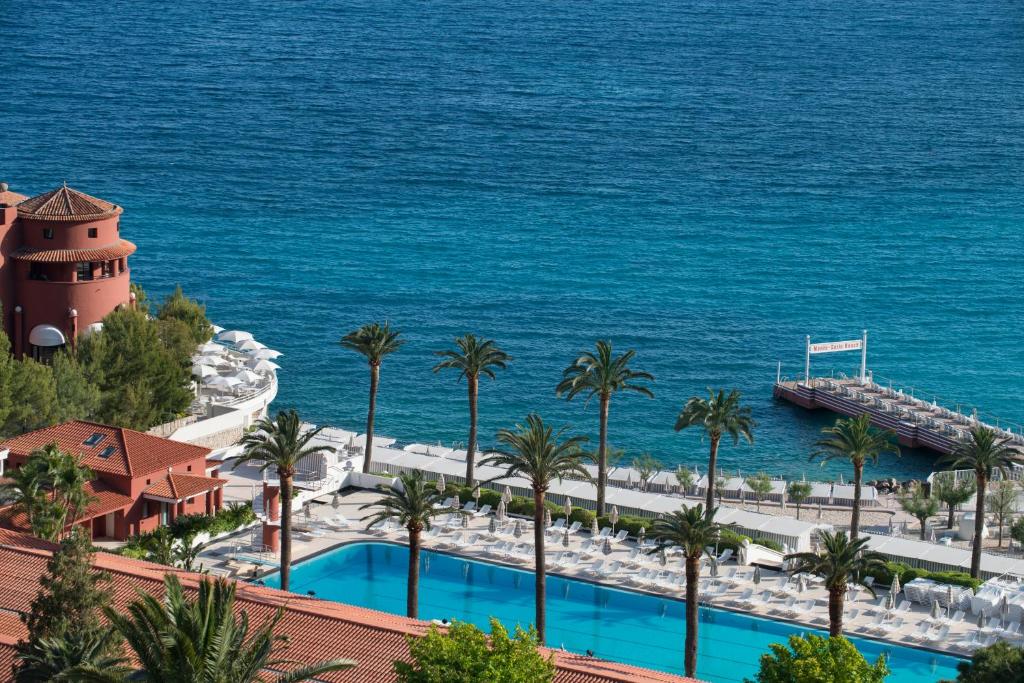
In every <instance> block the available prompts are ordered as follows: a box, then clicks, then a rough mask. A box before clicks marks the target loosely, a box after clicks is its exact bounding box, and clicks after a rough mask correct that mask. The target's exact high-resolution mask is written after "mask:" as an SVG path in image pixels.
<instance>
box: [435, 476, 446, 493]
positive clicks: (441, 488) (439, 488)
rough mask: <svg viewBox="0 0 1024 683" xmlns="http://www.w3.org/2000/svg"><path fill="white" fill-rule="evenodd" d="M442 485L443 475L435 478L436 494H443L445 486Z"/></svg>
mask: <svg viewBox="0 0 1024 683" xmlns="http://www.w3.org/2000/svg"><path fill="white" fill-rule="evenodd" d="M444 484H445V482H444V475H443V474H441V475H438V477H437V492H438V493H444V489H445V485H444Z"/></svg>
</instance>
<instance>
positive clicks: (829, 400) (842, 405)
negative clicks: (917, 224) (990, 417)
mask: <svg viewBox="0 0 1024 683" xmlns="http://www.w3.org/2000/svg"><path fill="white" fill-rule="evenodd" d="M855 350H856V351H860V352H861V366H860V374H859V376H858V377H846V376H845V375H841V376H839V377H814V376H813V375H812V374H811V362H810V359H811V356H812V355H814V354H818V353H834V352H839V351H855ZM772 394H773V395H774V397H775V398H777V399H782V400H784V401H788V402H790V403H793V404H795V405H798V406H800V407H802V408H806V409H808V410H818V409H825V410H830V411H831V412H833V413H837V414H839V415H843V416H846V417H855V416H858V415H861V414H864V413H867V414H868V416H869V417H870V420H871V424H873V425H874V426H876V427H878V428H880V429H887V430H891V431H892V432H895V434H896V437H897V438H898V439H899V443H900V445H902V446H905V447H908V448H926V449H928V450H931V451H935V452H936V453H941V454H947V453H952V452H953V451H954V450H956V448H957V447H958V446H959V445H960V444H962V443H966V442H968V441H969V440H970V430H971V429H972V428H973V427H976V426H982V427H987V428H989V429H993V430H995V431H996V432H997V433H998V434H999V435H1000V437H1002V438H1006V439H1010V445H1011V446H1014V447H1016V448H1018V449H1019V450H1020V451H1021V452H1022V453H1024V429H1022V427H1021V426H1020V425H1013V424H1009V423H1006V422H1005V421H997V422H996V423H995V424H990V423H986V422H984V421H982V420H981V419H979V417H978V415H977V413H976V412H972V414H971V415H965V414H963V413H962V412H960V410H959V409H957V410H951V409H949V408H947V407H945V406H942V405H939V404H938V403H937V402H936V401H935V400H933V401H927V400H924V399H921V398H916V397H915V396H914V395H913V393H908V392H904V391H903V390H902V389H894V388H893V387H892V386H891V385H890V386H882V385H880V384H878V383H877V382H875V381H874V378H873V375H872V373H871V372H869V371H868V369H867V331H866V330H865V331H864V334H863V336H862V338H861V339H856V340H850V341H842V342H827V343H824V344H812V343H811V341H810V337H807V347H806V355H805V361H804V375H803V377H802V378H797V379H795V380H789V379H785V378H783V377H782V374H781V365H780V371H779V373H778V374H776V378H775V385H774V387H773V390H772ZM1000 423H1002V424H1000Z"/></svg>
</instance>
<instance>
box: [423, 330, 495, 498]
mask: <svg viewBox="0 0 1024 683" xmlns="http://www.w3.org/2000/svg"><path fill="white" fill-rule="evenodd" d="M455 346H456V347H457V348H455V349H447V350H445V351H437V352H435V354H434V355H437V356H441V357H442V358H444V360H442V361H441V362H439V363H438V364H437V365H435V366H434V372H440V371H441V370H443V369H445V368H452V369H453V370H458V371H459V379H460V380H461V379H462V378H463V377H465V378H466V386H467V388H468V389H469V442H468V443H467V444H466V486H468V487H470V488H472V487H473V484H474V458H475V456H476V423H477V393H478V391H479V388H480V377H481V375H482V376H484V377H490V378H491V379H494V377H495V375H494V370H495V369H499V370H504V369H505V368H506V367H507V365H508V363H509V361H511V360H512V356H510V355H508V354H507V353H505V352H504V351H502V350H501V349H500V348H498V344H497V342H495V341H494V340H493V339H478V338H477V337H476V335H472V334H465V335H463V336H461V337H457V338H456V339H455Z"/></svg>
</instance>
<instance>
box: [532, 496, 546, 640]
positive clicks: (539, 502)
mask: <svg viewBox="0 0 1024 683" xmlns="http://www.w3.org/2000/svg"><path fill="white" fill-rule="evenodd" d="M533 550H534V556H533V559H534V566H535V568H534V572H533V574H534V579H535V585H534V589H533V590H534V600H535V607H536V617H535V618H536V622H537V638H538V642H539V643H540V644H541V645H543V644H544V634H545V622H546V621H547V620H546V618H545V617H546V611H545V605H544V601H545V597H546V596H545V584H544V577H545V574H546V573H547V567H545V565H544V492H543V491H541V490H539V489H534V490H533Z"/></svg>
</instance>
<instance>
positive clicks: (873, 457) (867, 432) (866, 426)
mask: <svg viewBox="0 0 1024 683" xmlns="http://www.w3.org/2000/svg"><path fill="white" fill-rule="evenodd" d="M821 433H822V434H825V435H826V436H825V438H824V439H820V440H819V441H818V442H817V446H818V449H819V450H817V451H815V452H814V453H812V454H811V460H814V459H815V458H819V457H820V458H821V460H822V463H826V462H828V461H830V460H848V461H849V462H850V464H851V465H853V512H852V513H851V514H850V538H851V539H856V538H857V531H858V529H859V528H860V497H861V482H862V481H863V479H864V465H865V464H866V463H869V462H870V463H872V464H877V463H878V457H879V456H880V455H882V454H883V453H891V454H893V455H895V456H896V457H899V455H900V447H899V445H898V444H897V443H896V434H895V433H894V432H892V431H882V430H879V429H875V428H874V427H872V426H871V418H870V416H868V414H867V413H863V414H861V415H859V416H857V417H851V418H848V419H846V418H839V419H838V420H836V423H835V424H834V425H833V426H831V427H825V428H824V429H822V430H821Z"/></svg>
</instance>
